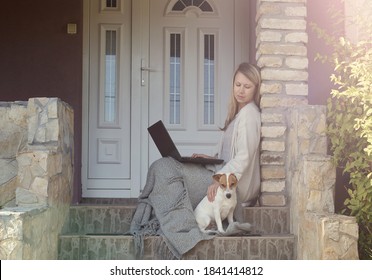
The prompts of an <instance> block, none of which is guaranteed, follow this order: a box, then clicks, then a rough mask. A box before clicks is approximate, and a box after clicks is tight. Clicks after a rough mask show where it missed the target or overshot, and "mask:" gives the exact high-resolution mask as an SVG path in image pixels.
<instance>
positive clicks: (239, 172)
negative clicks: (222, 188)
mask: <svg viewBox="0 0 372 280" xmlns="http://www.w3.org/2000/svg"><path fill="white" fill-rule="evenodd" d="M260 85H261V78H260V72H259V70H258V68H257V67H255V66H254V65H251V64H248V63H242V64H240V65H239V67H238V69H237V70H236V72H235V74H234V79H233V90H232V93H231V98H230V104H229V109H228V115H227V118H226V121H225V125H224V127H223V128H222V130H223V132H224V133H223V136H222V138H221V141H220V145H219V149H218V154H217V156H219V157H220V158H222V159H224V162H225V163H226V164H225V165H223V166H222V167H220V166H212V167H210V166H208V167H206V166H203V165H196V164H182V163H180V162H178V161H176V160H174V159H173V158H161V159H159V160H157V161H155V162H154V163H153V164H152V165H151V167H150V169H149V171H148V175H147V181H146V185H145V187H144V190H143V191H142V193H141V195H140V197H139V201H138V206H137V209H136V212H135V214H134V216H133V219H132V223H131V229H130V233H131V234H133V235H134V236H135V242H136V245H137V247H138V248H139V249H141V253H143V246H144V245H143V237H144V236H147V235H162V236H163V237H165V238H164V241H165V244H166V245H167V246H166V247H167V248H168V249H169V250H170V252H171V253H172V254H171V255H169V254H167V255H165V253H164V252H165V251H167V250H162V249H164V246H159V248H160V249H159V250H160V251H162V253H160V255H158V256H157V257H158V258H170V257H171V256H172V255H173V256H174V257H176V258H180V257H181V256H182V254H184V253H186V252H188V251H189V250H190V249H192V248H193V247H194V246H195V245H196V244H197V243H198V242H199V241H201V240H205V239H210V238H211V236H208V235H206V234H205V233H202V232H201V231H200V230H199V227H198V225H197V223H196V220H195V217H194V214H193V209H194V208H195V207H196V205H197V204H198V203H199V202H200V200H201V199H202V198H203V197H204V196H205V194H206V193H207V195H208V198H209V200H210V201H212V200H213V199H214V197H215V195H216V192H217V188H218V186H219V185H218V183H217V182H212V181H213V179H212V175H213V174H214V173H226V172H233V173H234V174H235V175H236V177H237V178H238V180H239V181H238V188H237V190H238V205H237V207H236V210H235V212H234V216H235V219H236V220H237V221H239V222H242V221H243V215H242V209H243V206H250V205H254V204H255V202H256V200H257V197H258V195H259V190H260V169H259V143H260V126H261V119H260V111H259V109H258V108H259V102H260V93H259V89H260ZM193 156H194V157H209V156H207V155H202V154H194V155H193ZM211 182H212V183H211Z"/></svg>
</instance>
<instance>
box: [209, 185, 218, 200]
mask: <svg viewBox="0 0 372 280" xmlns="http://www.w3.org/2000/svg"><path fill="white" fill-rule="evenodd" d="M219 186H220V184H219V183H218V182H214V183H213V184H212V185H210V186H209V187H208V191H207V197H208V200H209V201H210V202H213V201H214V199H215V197H216V194H217V190H218V188H219Z"/></svg>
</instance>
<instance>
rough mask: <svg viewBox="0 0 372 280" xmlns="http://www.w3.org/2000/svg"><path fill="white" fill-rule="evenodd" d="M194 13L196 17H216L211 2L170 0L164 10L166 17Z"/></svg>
mask: <svg viewBox="0 0 372 280" xmlns="http://www.w3.org/2000/svg"><path fill="white" fill-rule="evenodd" d="M189 11H192V12H195V13H196V14H197V15H198V16H214V15H217V12H216V7H214V6H213V2H212V1H211V0H208V1H207V0H171V1H170V2H169V4H168V6H167V8H166V12H165V14H166V15H180V14H186V13H187V12H189Z"/></svg>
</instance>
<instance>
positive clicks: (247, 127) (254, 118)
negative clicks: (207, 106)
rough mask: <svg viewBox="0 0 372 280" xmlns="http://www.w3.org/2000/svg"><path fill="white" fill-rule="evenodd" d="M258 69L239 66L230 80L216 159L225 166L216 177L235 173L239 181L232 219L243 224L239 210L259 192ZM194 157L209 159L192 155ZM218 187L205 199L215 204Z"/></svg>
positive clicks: (259, 77)
mask: <svg viewBox="0 0 372 280" xmlns="http://www.w3.org/2000/svg"><path fill="white" fill-rule="evenodd" d="M260 86H261V76H260V72H259V69H258V68H257V67H256V66H254V65H252V64H248V63H242V64H240V65H239V67H238V69H237V70H236V72H235V75H234V79H233V90H232V94H231V98H230V104H229V108H228V115H227V118H226V121H225V126H224V127H223V128H222V130H223V131H224V134H223V137H222V139H221V141H220V148H219V152H218V156H219V157H220V158H222V159H223V160H224V162H225V163H226V165H224V166H223V167H222V168H221V169H220V170H216V173H227V172H232V173H234V174H235V175H236V176H237V178H238V180H239V183H238V189H237V192H238V206H237V208H236V210H235V218H236V219H237V220H238V221H242V207H241V206H253V205H254V204H255V203H256V200H257V198H258V195H259V192H260V181H261V180H260V165H259V143H260V133H261V132H260V131H261V117H260V110H259V105H260V93H259V90H260ZM193 156H194V157H198V156H201V157H208V156H207V155H200V154H194V155H193ZM218 187H219V184H218V182H213V184H212V185H210V186H209V188H208V199H209V200H210V201H213V200H214V197H215V195H216V193H217V188H218Z"/></svg>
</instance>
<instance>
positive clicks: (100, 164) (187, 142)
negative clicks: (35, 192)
mask: <svg viewBox="0 0 372 280" xmlns="http://www.w3.org/2000/svg"><path fill="white" fill-rule="evenodd" d="M247 2H248V1H246V0H235V1H233V0H171V1H169V0H84V90H83V92H84V93H83V102H84V106H83V152H82V154H83V159H82V165H83V166H82V185H83V187H82V188H83V197H128V198H129V197H138V195H139V193H140V191H141V189H142V187H143V185H144V183H145V179H146V175H147V170H148V167H149V165H150V164H151V162H153V161H154V160H156V159H158V158H159V157H160V154H159V153H158V151H157V149H156V147H155V146H154V144H153V142H152V140H151V139H150V138H149V136H148V133H147V127H148V126H149V125H151V124H152V123H154V122H156V121H157V120H159V119H162V120H163V121H164V123H165V124H166V126H167V128H168V129H169V130H170V133H171V135H172V137H173V139H174V141H175V143H176V145H177V147H178V148H179V150H180V152H181V154H183V155H189V154H191V153H194V152H198V153H207V154H212V152H213V150H214V147H215V145H216V143H217V142H218V140H219V137H220V131H219V129H218V127H219V126H222V124H223V121H224V119H225V116H226V109H227V102H228V97H229V94H230V90H231V76H232V74H233V70H234V68H235V66H236V64H237V62H240V61H242V60H246V58H247V57H248V49H247V48H246V47H247V46H248V43H247V38H248V35H249V33H248V32H247V29H246V28H240V27H242V26H248V20H247V14H248V10H247V9H248V8H247ZM243 9H246V10H247V14H244V13H241V11H242V10H243ZM238 23H239V24H238ZM236 42H239V43H238V44H236Z"/></svg>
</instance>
